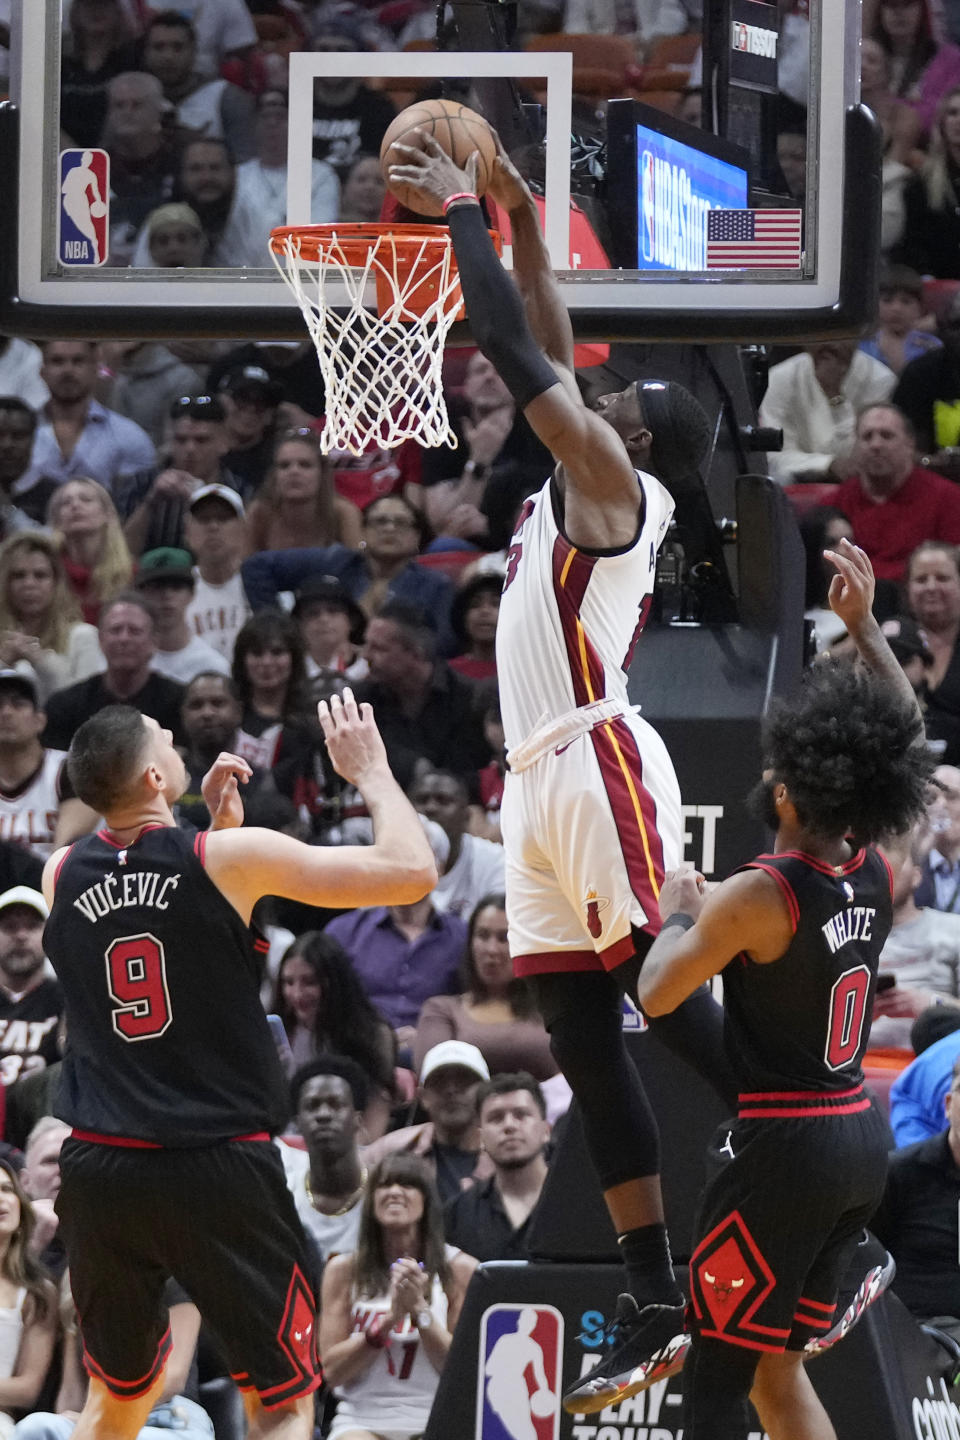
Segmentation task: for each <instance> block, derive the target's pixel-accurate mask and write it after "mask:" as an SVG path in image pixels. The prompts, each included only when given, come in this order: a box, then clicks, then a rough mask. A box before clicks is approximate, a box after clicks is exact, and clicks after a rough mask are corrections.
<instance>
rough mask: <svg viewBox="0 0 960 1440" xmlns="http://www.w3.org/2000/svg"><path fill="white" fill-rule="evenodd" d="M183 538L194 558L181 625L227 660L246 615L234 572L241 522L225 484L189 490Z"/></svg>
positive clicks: (241, 546) (241, 550)
mask: <svg viewBox="0 0 960 1440" xmlns="http://www.w3.org/2000/svg"><path fill="white" fill-rule="evenodd" d="M184 536H185V539H186V542H187V548H188V549H189V550H190V551H191V552H192V554H193V558H194V560H195V561H196V565H195V566H194V571H193V578H194V591H193V598H192V600H191V601H190V604H189V605H188V606H187V623H188V624H190V625H192V626H193V629H194V631H195V632H196V634H197V635H199V636H200V639H201V640H205V641H206V643H207V644H208V645H212V646H213V648H214V650H217V651H219V653H220V654H221V655H223V656H224V658H225V659H226V660H229V661H231V662H232V660H233V647H234V645H235V644H236V639H237V636H238V635H239V633H240V631H241V629H242V628H243V626H244V625H245V624H246V621H247V619H248V617H249V615H250V606H249V605H248V604H247V597H246V595H245V593H244V589H243V580H242V578H241V575H240V565H241V562H242V560H243V557H244V555H245V554H246V552H247V526H246V521H245V519H244V512H243V501H242V500H241V499H240V496H239V495H238V494H237V492H236V490H231V489H230V486H229V485H201V486H200V488H199V490H194V492H193V495H192V496H191V498H190V502H189V504H188V506H187V518H186V524H185V526H184Z"/></svg>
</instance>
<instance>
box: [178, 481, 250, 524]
mask: <svg viewBox="0 0 960 1440" xmlns="http://www.w3.org/2000/svg"><path fill="white" fill-rule="evenodd" d="M211 495H215V496H216V498H217V499H218V500H225V501H226V502H227V504H228V505H229V506H230V508H231V510H233V511H235V513H236V514H237V515H239V516H240V518H241V520H242V519H243V501H242V500H241V498H240V496H239V495H238V494H237V492H236V490H231V489H230V486H229V485H219V484H216V483H215V484H212V485H201V486H200V488H199V489H198V490H194V492H193V494H192V495H191V496H190V503H189V505H188V506H187V509H188V510H192V509H193V508H194V506H195V505H199V504H200V501H201V500H208V499H209V498H210V496H211Z"/></svg>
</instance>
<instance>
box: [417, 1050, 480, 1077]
mask: <svg viewBox="0 0 960 1440" xmlns="http://www.w3.org/2000/svg"><path fill="white" fill-rule="evenodd" d="M451 1066H458V1067H459V1068H460V1069H461V1070H470V1071H472V1072H473V1074H474V1075H477V1076H478V1077H479V1078H480V1079H481V1080H489V1079H490V1071H489V1070H488V1069H487V1062H486V1060H484V1058H483V1056H482V1055H481V1053H480V1051H479V1050H478V1049H477V1047H476V1045H468V1044H467V1042H466V1040H441V1042H440V1044H439V1045H434V1047H433V1049H432V1050H428V1051H427V1053H426V1055H424V1057H423V1065H422V1066H421V1067H420V1084H421V1085H423V1084H424V1083H425V1082H426V1081H427V1080H429V1078H430V1076H431V1075H433V1074H434V1073H435V1072H436V1071H437V1070H445V1069H447V1068H449V1067H451Z"/></svg>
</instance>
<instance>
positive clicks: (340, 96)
mask: <svg viewBox="0 0 960 1440" xmlns="http://www.w3.org/2000/svg"><path fill="white" fill-rule="evenodd" d="M313 48H314V50H316V51H322V52H325V53H328V54H335V53H336V52H338V51H341V52H349V51H351V50H369V48H370V47H369V45H368V44H367V40H366V37H365V36H364V33H363V30H362V29H361V27H360V25H359V24H357V23H356V22H355V21H353V19H352V18H350V17H348V16H343V17H337V18H329V19H328V18H327V17H324V19H323V21H322V29H321V30H318V32H317V34H316V35H315V36H314V41H313ZM396 113H397V112H396V110H395V109H394V107H393V106H392V105H391V104H390V101H389V100H388V99H387V97H386V95H384V94H383V93H382V92H381V91H379V90H371V89H370V88H369V86H368V85H366V84H365V83H364V81H363V80H361V79H360V78H359V77H358V76H354V75H343V74H338V73H337V70H336V66H335V65H334V66H333V67H332V69H331V72H330V74H328V75H318V76H316V78H315V79H314V82H313V158H314V159H315V160H326V161H327V163H328V164H329V165H332V166H333V168H334V170H336V172H337V174H338V175H339V177H340V179H341V180H343V179H345V178H346V175H347V171H348V170H349V169H350V166H351V165H352V164H353V162H354V160H355V159H356V158H357V156H358V155H359V154H360V152H361V151H366V153H367V154H368V155H379V153H380V141H381V140H382V139H383V137H384V134H385V133H386V130H387V126H388V125H389V124H390V122H391V121H392V120H393V118H394V116H395V115H396Z"/></svg>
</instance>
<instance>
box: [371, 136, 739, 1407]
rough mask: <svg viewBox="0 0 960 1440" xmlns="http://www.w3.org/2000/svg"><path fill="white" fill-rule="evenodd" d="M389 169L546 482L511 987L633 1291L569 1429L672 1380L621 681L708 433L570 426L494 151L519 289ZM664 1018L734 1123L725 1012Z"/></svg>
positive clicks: (508, 602) (654, 762)
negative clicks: (643, 1062)
mask: <svg viewBox="0 0 960 1440" xmlns="http://www.w3.org/2000/svg"><path fill="white" fill-rule="evenodd" d="M398 152H399V153H400V154H401V156H402V158H403V160H404V162H405V163H404V164H402V165H400V166H394V167H392V168H391V169H390V171H389V174H388V180H389V182H390V183H391V184H396V185H398V186H400V185H408V186H411V187H412V188H413V189H414V191H418V192H419V194H420V197H421V199H422V201H423V202H424V211H425V212H429V211H430V210H431V209H436V208H438V202H439V203H440V204H442V206H443V210H444V213H445V215H446V219H447V223H448V224H449V226H450V230H451V234H452V237H453V243H454V247H455V251H456V257H457V263H458V266H459V270H460V277H461V284H462V289H463V295H464V299H465V301H466V307H467V313H468V315H469V317H470V323H471V326H472V330H473V335H474V338H475V340H476V342H477V344H478V345H479V346H480V349H481V350H482V351H483V353H484V354H485V355H486V356H487V357H488V358H489V359H490V360H491V361H492V362H493V364H494V365H495V366H496V368H497V370H498V371H499V373H500V375H501V376H502V377H503V379H504V381H505V382H506V383H507V385H508V386H509V388H510V391H511V393H512V395H513V397H514V399H515V400H516V402H517V405H518V406H519V407H520V408H521V409H522V410H523V412H524V414H525V416H526V418H527V420H528V421H529V422H530V425H531V426H532V428H533V429H534V431H535V432H536V433H537V435H538V436H539V437H540V439H541V440H542V441H543V442H544V443H545V444H546V445H547V446H548V448H549V449H550V451H551V452H552V454H553V455H554V457H555V458H556V460H557V462H558V463H557V466H556V469H555V471H554V474H553V475H552V476H551V478H550V479H549V480H548V481H547V483H546V484H545V485H544V487H543V489H542V490H541V491H540V492H539V494H538V495H536V496H535V497H533V498H532V499H531V500H528V501H527V503H526V505H525V506H524V508H523V510H522V512H521V515H520V518H519V521H518V526H517V530H516V533H515V534H514V536H513V543H512V545H511V547H510V551H509V558H508V567H507V575H506V580H505V583H504V594H503V601H502V603H501V607H500V619H499V623H498V627H497V670H498V675H499V679H500V696H501V706H502V711H503V723H504V730H505V734H506V741H507V746H508V750H509V755H508V763H509V771H508V774H507V777H506V788H505V791H504V800H503V838H504V845H505V847H506V852H507V915H508V924H509V933H510V948H511V953H512V955H513V958H514V967H515V970H516V973H517V974H518V975H523V976H526V977H527V979H528V981H529V983H530V985H531V987H532V989H533V993H534V995H535V998H536V1002H537V1005H538V1008H539V1010H540V1012H541V1014H542V1015H543V1018H544V1023H545V1024H546V1026H547V1029H548V1030H549V1032H550V1037H551V1048H552V1050H553V1053H554V1055H555V1057H556V1060H557V1063H558V1065H559V1066H560V1068H561V1070H562V1071H563V1073H564V1075H565V1076H566V1077H567V1080H568V1081H569V1083H570V1085H571V1087H572V1089H573V1092H574V1095H575V1096H576V1098H577V1100H578V1102H579V1104H580V1107H581V1111H582V1114H583V1118H584V1129H585V1133H586V1137H587V1142H588V1145H589V1147H590V1152H591V1155H592V1158H593V1161H594V1163H595V1165H596V1168H597V1171H598V1173H599V1175H600V1180H601V1184H602V1187H603V1192H604V1198H605V1200H606V1202H607V1206H608V1208H609V1211H610V1215H611V1217H612V1219H613V1223H614V1226H615V1227H616V1230H617V1234H618V1236H619V1237H620V1247H621V1253H622V1255H623V1258H624V1261H625V1264H626V1268H627V1276H628V1283H629V1286H630V1293H629V1294H626V1295H624V1296H621V1299H620V1302H619V1305H618V1325H617V1327H616V1330H615V1335H614V1337H613V1344H612V1346H611V1349H610V1351H609V1353H608V1355H607V1356H606V1357H605V1358H604V1359H603V1360H601V1362H600V1364H599V1365H598V1367H597V1368H596V1369H595V1370H594V1371H592V1372H591V1374H590V1376H589V1377H588V1378H585V1379H584V1380H583V1381H580V1380H577V1381H576V1382H575V1384H574V1385H573V1386H572V1387H571V1388H570V1389H569V1390H568V1392H567V1394H566V1395H565V1397H564V1404H565V1406H566V1408H568V1409H569V1410H572V1411H576V1412H584V1411H586V1412H590V1411H594V1410H600V1409H603V1408H604V1406H605V1405H606V1404H607V1403H609V1394H610V1393H611V1390H612V1389H614V1388H615V1389H616V1390H617V1393H618V1394H619V1396H620V1398H625V1397H626V1396H627V1395H628V1394H633V1393H635V1392H636V1391H637V1390H640V1389H642V1388H644V1386H646V1385H649V1384H651V1383H652V1382H653V1381H654V1380H657V1379H659V1378H661V1377H662V1376H664V1375H666V1374H669V1373H673V1371H674V1370H676V1369H678V1368H679V1366H680V1364H682V1361H683V1354H684V1346H685V1342H684V1339H683V1297H682V1294H681V1292H680V1290H679V1288H678V1286H677V1283H676V1280H675V1277H674V1274H673V1268H672V1265H671V1260H670V1252H669V1246H668V1242H667V1234H666V1228H665V1226H664V1217H663V1207H662V1201H661V1194H660V1182H659V1163H660V1162H659V1139H658V1133H657V1127H656V1122H655V1119H654V1117H653V1114H652V1112H651V1109H650V1106H649V1104H648V1102H647V1099H646V1096H645V1094H644V1092H643V1089H642V1087H641V1084H640V1080H639V1077H638V1075H637V1072H636V1069H635V1068H634V1066H633V1064H632V1062H631V1061H630V1059H629V1056H628V1054H627V1051H626V1047H625V1044H624V1040H623V1034H622V1026H621V1005H622V995H623V992H624V991H625V990H626V991H629V992H631V993H632V992H633V991H634V988H635V985H636V977H637V971H638V968H639V964H640V961H641V960H642V957H643V956H644V954H645V953H646V951H647V949H648V948H649V946H650V944H651V943H652V941H653V938H654V936H655V935H656V934H657V932H658V930H659V928H660V918H659V910H658V896H659V891H660V886H661V884H662V882H663V876H664V872H665V870H672V869H674V868H676V866H677V865H678V864H679V862H680V857H681V854H682V833H683V826H682V824H681V815H680V794H679V788H678V786H677V781H676V777H675V775H674V770H673V766H672V764H671V761H670V757H669V755H668V754H667V751H666V748H665V746H664V744H663V742H662V740H661V739H660V737H659V735H657V733H656V732H655V731H654V730H653V729H652V728H651V727H650V726H649V725H648V724H646V722H645V721H643V720H642V719H640V717H639V715H638V714H637V712H636V708H635V707H633V706H631V705H630V704H629V702H628V700H627V688H626V673H625V672H626V668H627V666H628V664H629V660H630V656H631V654H632V652H633V647H634V644H635V643H636V641H637V640H638V638H639V635H640V631H641V630H642V628H643V622H644V619H645V618H646V613H647V609H648V606H649V600H650V594H651V590H652V587H653V579H654V569H655V564H656V554H657V550H658V548H659V546H660V543H661V541H662V540H663V537H664V535H665V533H666V530H667V526H668V525H669V523H670V518H671V515H672V513H673V501H672V499H671V497H670V495H669V493H668V491H667V490H666V489H665V488H664V485H663V484H661V479H662V480H666V481H667V482H668V483H669V482H670V481H671V480H672V479H681V478H685V477H686V478H689V477H690V476H692V475H693V474H694V473H695V471H696V467H697V465H698V464H699V463H700V461H701V460H702V459H703V456H704V454H705V452H706V449H707V445H708V441H709V434H710V427H709V424H708V421H707V417H706V415H705V414H704V412H703V410H702V408H701V407H700V405H699V404H698V402H697V401H696V400H695V399H694V397H693V396H692V395H691V394H690V393H689V392H688V391H687V390H685V389H684V388H683V387H682V386H680V385H676V384H673V383H668V382H661V381H647V382H645V383H644V382H638V383H637V384H636V385H629V386H628V387H627V388H626V389H625V390H623V391H622V392H620V393H618V394H613V395H607V396H606V397H604V399H603V400H602V401H601V402H600V413H599V414H595V413H593V412H591V411H590V410H588V409H587V408H586V406H585V405H584V404H583V401H582V399H581V397H580V392H579V390H578V388H577V384H576V379H575V376H574V359H573V333H572V329H571V325H570V320H569V316H568V315H567V312H566V309H565V307H564V305H563V302H562V299H561V297H560V292H559V289H558V287H557V284H556V281H555V279H554V275H553V270H552V268H551V265H550V259H549V255H548V254H547V250H546V247H545V245H544V241H543V236H542V233H541V230H540V222H539V217H538V214H537V209H536V205H535V203H534V201H533V198H532V196H531V194H530V192H529V190H528V189H527V186H526V185H525V183H524V182H523V180H522V179H521V178H520V176H519V175H518V174H517V172H516V170H515V169H514V168H513V166H512V165H511V164H510V162H509V161H508V159H507V158H506V156H505V154H504V153H503V151H502V149H501V152H500V157H499V159H498V161H497V164H496V165H495V167H494V178H493V181H492V183H491V186H490V193H491V194H492V195H493V197H494V198H495V199H496V201H497V202H498V204H500V205H501V206H502V207H503V208H504V209H505V210H507V211H508V212H509V214H510V224H511V230H512V243H513V263H514V276H515V278H516V282H517V285H516V286H515V285H514V284H513V283H512V282H511V279H510V277H509V276H508V275H507V274H506V272H505V271H504V269H503V267H502V265H501V264H500V261H499V259H498V258H497V256H496V254H495V252H494V249H493V246H492V244H491V242H490V239H489V236H488V234H487V230H486V225H485V222H484V217H483V214H482V212H481V210H480V207H479V204H478V201H477V198H476V195H475V194H474V193H472V192H473V191H474V189H475V186H474V180H473V175H474V170H475V166H474V164H473V163H472V162H471V167H470V169H469V170H468V171H462V170H459V169H457V167H456V166H455V165H454V164H453V162H452V161H451V160H450V159H449V158H448V157H447V156H446V154H445V153H444V152H443V151H442V150H441V148H440V146H439V145H438V144H437V143H436V142H435V141H432V140H429V141H426V149H425V150H423V151H420V150H415V149H412V148H411V147H409V146H399V145H397V146H395V149H394V154H397V153H398ZM517 287H519V293H518V288H517ZM651 471H652V472H654V473H650V472H651ZM658 476H659V477H660V478H656V477H658ZM671 1018H674V1017H671ZM675 1018H676V1019H677V1022H678V1023H677V1024H676V1025H675V1026H668V1027H666V1028H665V1029H664V1030H663V1038H664V1039H665V1040H666V1041H667V1043H668V1044H670V1045H671V1046H672V1047H673V1048H675V1049H677V1050H678V1051H679V1052H680V1053H682V1054H683V1055H684V1057H685V1058H687V1059H688V1060H690V1062H691V1063H692V1064H694V1065H695V1066H696V1068H698V1069H699V1070H701V1072H702V1073H705V1074H707V1075H708V1077H709V1078H711V1079H712V1080H713V1081H714V1083H716V1084H718V1085H719V1086H720V1088H721V1089H722V1090H723V1092H724V1097H725V1099H727V1100H729V1101H730V1102H731V1103H732V1101H733V1096H734V1094H735V1087H734V1084H733V1080H732V1074H731V1073H730V1072H729V1070H728V1068H727V1066H726V1061H725V1059H724V1055H723V1045H722V1021H721V1014H720V1010H719V1007H718V1006H716V1005H715V1003H714V1001H713V1000H712V998H711V997H710V996H709V994H708V993H707V992H706V990H704V991H703V992H702V993H700V994H698V995H696V996H693V997H691V998H690V999H689V1000H687V1001H686V1002H685V1004H684V1006H683V1007H682V1014H680V1015H679V1016H678V1017H675ZM727 1082H729V1083H727Z"/></svg>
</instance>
